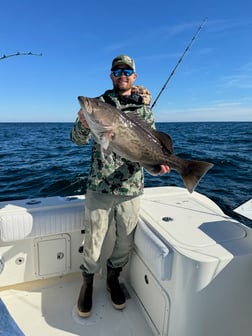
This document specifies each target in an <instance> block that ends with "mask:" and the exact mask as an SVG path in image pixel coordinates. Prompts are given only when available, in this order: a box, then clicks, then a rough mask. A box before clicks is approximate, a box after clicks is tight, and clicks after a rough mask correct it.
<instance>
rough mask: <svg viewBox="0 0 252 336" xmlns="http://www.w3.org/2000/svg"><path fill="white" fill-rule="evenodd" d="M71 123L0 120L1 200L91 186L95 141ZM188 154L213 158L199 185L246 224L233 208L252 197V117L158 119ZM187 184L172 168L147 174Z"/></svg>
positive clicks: (149, 181)
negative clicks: (74, 132)
mask: <svg viewBox="0 0 252 336" xmlns="http://www.w3.org/2000/svg"><path fill="white" fill-rule="evenodd" d="M71 127H72V123H0V201H7V200H14V199H22V198H35V197H47V196H66V195H77V194H78V195H79V194H83V193H85V191H86V179H87V174H88V171H89V165H90V151H91V146H90V145H86V146H81V147H79V146H77V145H75V144H73V143H72V142H71V141H70V137H69V133H70V129H71ZM157 128H158V129H159V130H162V131H164V132H166V133H168V134H169V135H170V136H171V137H172V139H173V142H174V151H175V153H176V154H177V155H179V156H180V157H183V158H184V159H191V158H194V159H199V160H205V161H209V162H212V163H214V168H212V169H211V170H210V171H209V172H208V173H207V174H206V175H205V177H204V178H203V179H202V180H201V182H200V183H199V185H198V187H197V188H196V191H198V192H200V193H202V194H204V195H206V196H208V197H209V198H211V199H212V200H213V201H214V202H216V203H217V204H218V205H219V206H220V207H221V208H222V210H223V211H224V212H225V213H226V214H228V215H231V216H232V217H234V218H237V219H239V220H240V221H241V222H243V223H244V224H246V225H249V226H252V224H251V221H250V220H247V219H245V218H243V217H241V216H239V215H236V214H235V213H234V212H233V209H234V208H236V207H237V206H239V205H240V204H242V203H243V202H245V201H247V200H248V199H250V198H251V197H252V122H198V123H195V122H191V123H190V122H187V123H157ZM164 185H176V186H183V183H182V180H181V178H180V176H179V175H178V174H177V173H176V172H174V171H172V172H171V173H170V174H167V175H164V176H162V177H153V176H151V175H149V174H148V173H146V174H145V186H146V187H152V186H164Z"/></svg>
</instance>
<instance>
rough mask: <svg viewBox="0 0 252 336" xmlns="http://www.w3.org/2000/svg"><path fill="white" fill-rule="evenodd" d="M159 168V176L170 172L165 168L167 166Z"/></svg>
mask: <svg viewBox="0 0 252 336" xmlns="http://www.w3.org/2000/svg"><path fill="white" fill-rule="evenodd" d="M160 168H161V169H160V172H159V175H164V174H166V173H170V172H171V169H170V167H169V166H167V165H161V166H160Z"/></svg>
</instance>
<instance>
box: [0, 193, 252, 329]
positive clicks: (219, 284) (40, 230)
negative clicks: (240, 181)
mask: <svg viewBox="0 0 252 336" xmlns="http://www.w3.org/2000/svg"><path fill="white" fill-rule="evenodd" d="M84 205H85V196H73V197H48V198H38V199H29V200H19V201H11V202H1V203H0V296H1V300H0V314H1V317H0V335H5V336H7V335H11V336H15V335H17V336H20V335H26V336H34V335H36V336H45V335H46V336H51V335H53V336H57V335H60V336H64V335H66V336H67V335H82V336H87V335H88V336H90V335H94V336H118V335H120V336H157V335H161V336H237V335H240V336H249V335H251V334H252V319H251V312H252V230H251V228H249V227H247V226H245V225H243V224H241V223H239V222H238V221H236V220H234V219H232V218H230V217H228V216H226V215H225V214H224V213H223V212H222V210H221V209H220V208H219V207H218V206H217V205H216V204H215V203H214V202H213V201H211V200H210V199H209V198H207V197H205V196H204V195H202V194H199V193H197V192H193V193H192V194H189V193H188V192H187V191H186V190H185V189H183V188H178V187H157V188H146V189H145V193H144V195H143V198H142V208H141V215H140V218H139V223H138V227H137V230H136V233H135V246H134V251H133V253H132V256H131V260H130V262H129V264H128V266H127V267H126V268H125V269H124V271H123V274H122V277H121V281H122V285H123V287H124V289H125V293H126V294H127V307H126V308H125V309H124V310H122V311H117V310H115V309H114V308H113V307H112V305H111V301H110V296H109V294H108V293H107V291H106V286H105V281H106V268H105V262H106V259H107V257H108V255H109V253H110V252H111V246H112V241H111V240H112V239H113V235H114V232H113V230H111V231H110V233H109V236H108V237H107V239H106V242H105V245H104V251H103V253H102V256H103V267H102V269H101V272H100V273H99V274H98V275H96V277H95V283H94V285H95V288H94V302H93V310H92V315H91V316H90V317H88V318H80V317H78V316H77V314H76V301H77V298H78V295H79V290H80V287H81V284H82V277H81V271H80V269H79V266H80V264H81V262H82V254H81V253H79V247H80V246H81V244H82V240H83V234H82V223H83V209H84Z"/></svg>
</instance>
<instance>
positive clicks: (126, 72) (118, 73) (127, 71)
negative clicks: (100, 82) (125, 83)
mask: <svg viewBox="0 0 252 336" xmlns="http://www.w3.org/2000/svg"><path fill="white" fill-rule="evenodd" d="M133 72H134V71H133V70H131V69H117V70H113V71H112V73H113V76H115V77H119V76H122V73H124V75H125V76H127V77H129V76H131V75H132V74H133Z"/></svg>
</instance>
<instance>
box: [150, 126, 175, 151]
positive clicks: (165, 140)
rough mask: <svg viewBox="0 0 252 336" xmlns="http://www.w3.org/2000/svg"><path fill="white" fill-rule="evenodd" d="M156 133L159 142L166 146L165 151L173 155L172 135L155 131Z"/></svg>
mask: <svg viewBox="0 0 252 336" xmlns="http://www.w3.org/2000/svg"><path fill="white" fill-rule="evenodd" d="M153 131H154V133H155V136H156V137H157V138H158V140H159V141H160V142H161V144H162V145H163V146H164V148H165V150H166V151H167V154H169V155H171V154H172V153H173V143H172V138H171V137H170V135H168V134H166V133H164V132H160V131H156V130H153Z"/></svg>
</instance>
